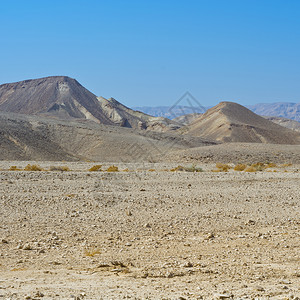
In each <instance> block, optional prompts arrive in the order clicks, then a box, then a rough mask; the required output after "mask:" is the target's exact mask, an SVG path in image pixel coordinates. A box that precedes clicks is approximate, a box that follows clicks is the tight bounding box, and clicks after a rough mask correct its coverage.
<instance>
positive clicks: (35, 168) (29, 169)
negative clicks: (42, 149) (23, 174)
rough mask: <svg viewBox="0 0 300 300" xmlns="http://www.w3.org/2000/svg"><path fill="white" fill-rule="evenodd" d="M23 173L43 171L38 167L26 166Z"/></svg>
mask: <svg viewBox="0 0 300 300" xmlns="http://www.w3.org/2000/svg"><path fill="white" fill-rule="evenodd" d="M24 171H43V169H42V168H41V167H40V166H39V165H31V164H28V165H27V166H26V167H25V168H24Z"/></svg>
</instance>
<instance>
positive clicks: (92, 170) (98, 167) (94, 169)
mask: <svg viewBox="0 0 300 300" xmlns="http://www.w3.org/2000/svg"><path fill="white" fill-rule="evenodd" d="M101 168H102V165H95V166H93V167H91V168H90V169H89V171H90V172H96V171H102V169H101Z"/></svg>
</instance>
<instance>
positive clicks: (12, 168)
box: [9, 166, 21, 171]
mask: <svg viewBox="0 0 300 300" xmlns="http://www.w3.org/2000/svg"><path fill="white" fill-rule="evenodd" d="M9 171H21V169H19V168H17V166H11V167H10V168H9Z"/></svg>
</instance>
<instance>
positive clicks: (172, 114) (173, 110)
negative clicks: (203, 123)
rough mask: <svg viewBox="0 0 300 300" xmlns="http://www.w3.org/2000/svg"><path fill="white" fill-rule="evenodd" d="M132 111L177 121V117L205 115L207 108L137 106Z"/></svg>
mask: <svg viewBox="0 0 300 300" xmlns="http://www.w3.org/2000/svg"><path fill="white" fill-rule="evenodd" d="M132 109H134V110H137V111H140V112H143V113H145V114H148V115H151V116H155V117H164V118H168V119H175V118H177V117H180V116H183V115H187V114H195V113H204V112H205V111H206V109H207V108H205V107H202V106H194V107H192V106H182V105H175V106H157V107H151V106H136V107H133V108H132Z"/></svg>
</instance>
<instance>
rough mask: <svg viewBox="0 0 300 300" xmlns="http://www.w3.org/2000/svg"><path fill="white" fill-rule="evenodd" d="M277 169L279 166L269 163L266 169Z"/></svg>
mask: <svg viewBox="0 0 300 300" xmlns="http://www.w3.org/2000/svg"><path fill="white" fill-rule="evenodd" d="M276 167H277V165H276V164H274V163H268V164H267V165H266V168H276Z"/></svg>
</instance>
